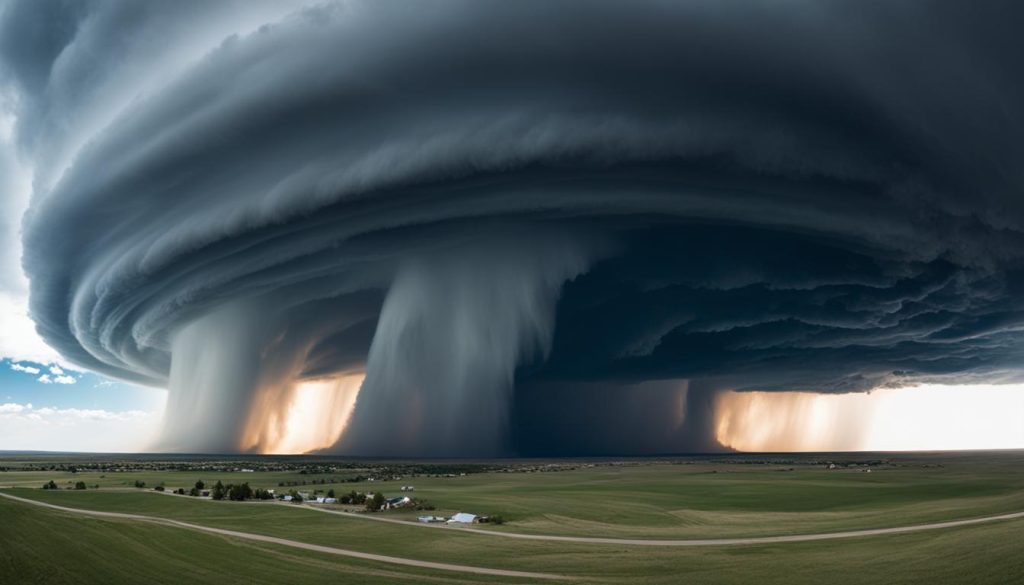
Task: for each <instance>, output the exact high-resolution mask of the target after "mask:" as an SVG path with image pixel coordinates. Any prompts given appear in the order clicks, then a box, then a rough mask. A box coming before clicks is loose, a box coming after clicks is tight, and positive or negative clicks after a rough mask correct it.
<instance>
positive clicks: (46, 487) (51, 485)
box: [43, 479, 60, 490]
mask: <svg viewBox="0 0 1024 585" xmlns="http://www.w3.org/2000/svg"><path fill="white" fill-rule="evenodd" d="M43 489H44V490H55V489H60V488H58V487H57V484H55V483H53V480H52V479H51V480H50V481H49V483H44V484H43Z"/></svg>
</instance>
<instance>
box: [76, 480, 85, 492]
mask: <svg viewBox="0 0 1024 585" xmlns="http://www.w3.org/2000/svg"><path fill="white" fill-rule="evenodd" d="M75 489H76V490H84V489H85V482H84V481H78V482H75Z"/></svg>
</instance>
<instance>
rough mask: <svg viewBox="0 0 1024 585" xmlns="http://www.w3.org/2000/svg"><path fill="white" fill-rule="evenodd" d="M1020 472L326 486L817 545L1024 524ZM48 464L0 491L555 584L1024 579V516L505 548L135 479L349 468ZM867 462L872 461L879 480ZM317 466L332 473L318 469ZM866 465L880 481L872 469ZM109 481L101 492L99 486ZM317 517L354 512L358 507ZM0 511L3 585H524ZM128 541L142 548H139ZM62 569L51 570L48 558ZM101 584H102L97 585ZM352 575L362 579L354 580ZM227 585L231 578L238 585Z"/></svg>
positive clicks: (657, 467)
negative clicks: (406, 490) (124, 557)
mask: <svg viewBox="0 0 1024 585" xmlns="http://www.w3.org/2000/svg"><path fill="white" fill-rule="evenodd" d="M1022 459H1024V454H1022V453H1020V452H1000V453H984V454H982V453H975V454H929V455H915V456H904V455H860V454H858V455H856V456H851V455H824V456H786V457H784V458H773V457H765V458H762V460H761V462H756V456H745V457H744V458H731V457H727V458H710V459H708V458H703V459H702V458H684V459H678V460H620V461H611V460H601V461H549V462H535V461H530V462H526V461H515V460H510V461H499V462H479V463H472V464H470V463H467V462H459V463H457V464H446V463H443V462H438V463H436V465H438V466H439V467H437V468H435V470H436V469H442V468H443V467H444V466H445V465H452V466H453V469H455V465H458V466H460V467H459V468H465V469H468V471H466V472H465V473H466V475H461V473H463V472H462V471H460V472H458V473H451V474H448V473H435V474H415V473H414V474H407V475H403V476H400V477H401V479H387V480H384V479H383V478H382V477H376V478H374V481H372V482H371V481H369V480H368V479H364V480H362V481H359V482H351V481H349V482H344V481H338V482H335V483H324V484H320V483H316V484H315V489H321V490H326V489H330V488H331V487H334V488H335V489H336V490H338V491H339V492H340V491H342V490H344V491H348V490H350V489H356V490H358V491H366V490H380V491H382V492H384V493H386V494H387V495H388V496H391V495H397V494H398V493H401V492H400V491H399V490H400V487H401V486H402V485H407V484H412V485H415V488H416V491H415V494H416V497H418V498H423V499H425V500H427V501H429V502H430V503H432V504H434V505H435V506H436V511H433V512H429V513H430V514H439V515H449V514H450V513H452V512H454V511H470V512H473V513H478V514H492V515H493V514H497V515H501V516H503V517H504V518H505V519H506V520H507V522H506V523H505V524H503V525H500V526H493V525H487V524H483V525H476V526H475V527H474V528H477V529H481V528H482V529H486V530H492V531H501V532H515V533H524V534H545V535H579V536H586V537H608V538H624V537H629V538H645V539H646V538H650V539H664V538H674V539H679V538H702V539H706V538H722V537H736V536H770V535H786V534H814V533H823V532H835V531H846V530H857V529H863V528H881V527H892V526H904V525H912V524H920V523H926V522H941V521H947V520H953V519H963V518H977V517H982V516H988V515H995V514H1001V513H1006V512H1018V511H1024V474H1022V473H1021V472H1020V471H1018V470H1019V469H1021V468H1022V467H1024V466H1022V465H1021V463H1022ZM825 460H832V461H837V462H839V465H837V468H836V469H827V464H826V463H824V461H825ZM41 461H43V460H40V459H31V458H29V457H28V456H26V457H13V458H9V459H5V460H2V461H0V466H4V467H5V468H7V469H8V471H4V472H0V485H3V486H6V487H5V488H4V489H3V493H5V494H11V495H16V496H18V497H22V498H29V499H33V500H39V501H44V502H48V503H52V504H56V505H60V506H66V507H69V508H76V509H84V510H99V511H109V512H122V513H132V514H141V515H146V516H151V517H157V518H166V519H172V520H178V521H183V522H189V523H194V524H197V525H202V526H208V527H212V528H221V529H229V530H236V531H242V532H246V533H253V534H260V535H268V536H274V537H280V538H285V539H290V540H294V541H297V542H303V543H311V544H316V545H323V546H329V547H339V548H343V549H347V550H353V551H361V552H367V553H374V554H385V555H393V556H396V557H402V558H408V559H416V560H424V561H433V562H445V563H457V564H461V565H467V566H474V567H489V568H495V569H508V570H520V571H533V572H541V573H552V574H556V575H563V576H568V577H574V578H575V579H576V580H577V581H579V582H594V583H615V582H626V581H629V580H631V579H635V577H636V576H638V575H642V576H644V577H645V579H646V581H648V582H663V583H674V582H680V581H684V580H685V581H686V582H698V583H699V582H714V583H751V582H758V583H800V582H807V583H810V582H820V579H821V575H820V573H821V571H829V572H831V573H832V576H831V577H830V581H833V582H839V583H862V582H879V581H884V582H890V583H928V582H968V583H970V582H975V583H1005V582H1009V581H1013V580H1015V579H1016V580H1020V579H1024V559H1022V558H1021V555H1020V554H1019V553H1020V548H1019V542H1022V541H1024V520H1007V521H998V522H992V523H988V524H979V525H974V526H969V527H960V528H950V529H943V530H933V531H928V532H917V533H908V534H900V535H886V536H871V537H860V538H852V539H845V540H836V541H820V542H801V543H782V544H770V545H742V546H711V547H699V548H677V547H651V546H647V547H639V546H629V545H620V544H615V545H613V544H594V543H578V542H552V541H539V540H520V539H512V538H496V537H493V536H488V535H486V534H477V533H470V532H468V531H466V530H465V529H461V528H457V527H426V526H424V525H420V524H401V523H391V522H388V523H385V522H375V521H372V520H371V519H370V518H386V519H392V520H413V521H414V518H413V517H414V516H415V515H416V514H417V512H412V511H409V512H399V511H386V512H378V513H373V514H368V513H363V514H361V515H359V516H339V515H334V514H323V513H318V512H316V511H314V510H311V509H309V508H311V506H309V505H306V504H301V505H299V504H289V503H278V502H229V501H211V500H208V499H203V498H192V497H188V496H171V495H168V494H167V493H166V492H165V493H164V494H160V493H157V492H154V491H153V490H151V489H149V488H143V489H138V488H134V487H129V486H130V485H133V484H134V482H135V481H136V480H138V481H146V483H147V485H148V486H150V485H156V484H159V483H163V484H164V485H165V487H166V489H173V488H176V487H187V486H190V485H192V483H194V482H195V481H196V479H202V480H203V481H204V482H206V483H207V484H208V485H209V484H211V483H213V482H216V481H218V480H220V481H223V482H224V483H239V482H241V481H246V482H248V483H250V485H251V486H253V487H261V488H270V489H278V490H280V489H283V488H281V487H279V486H278V483H282V482H296V481H298V482H301V481H307V482H311V481H317V482H319V481H320V480H321V479H326V480H330V479H331V478H334V479H339V480H340V479H343V478H342V473H341V472H339V471H335V472H333V473H324V474H312V475H311V474H310V473H308V472H307V473H300V471H301V470H300V471H268V472H260V471H253V472H234V471H220V472H218V471H204V472H203V473H202V474H201V475H202V477H199V475H200V474H198V473H197V472H196V471H194V470H185V471H173V470H153V469H144V470H138V471H123V472H110V471H106V472H103V473H101V472H95V471H88V470H83V471H79V470H78V469H79V468H83V469H88V468H89V465H90V463H91V462H92V460H89V459H88V458H83V459H78V458H77V457H75V458H70V459H69V458H68V457H65V458H64V459H63V460H62V461H63V464H65V465H66V464H67V463H69V462H70V461H74V462H76V463H77V466H76V471H75V472H73V473H72V472H70V471H53V470H40V469H38V466H39V465H40V462H41ZM46 461H54V460H46ZM197 461H198V460H197ZM197 461H193V462H192V464H195V463H197ZM864 462H871V463H870V465H868V466H867V467H865V465H864ZM47 464H48V465H49V463H47ZM313 465H322V464H321V463H320V462H314V463H313ZM407 465H419V464H415V463H412V464H406V463H397V462H386V463H381V462H377V463H367V464H366V467H365V468H362V469H361V470H359V471H355V473H357V474H362V475H363V476H364V477H365V476H366V475H367V474H374V473H377V474H378V475H380V474H379V473H378V471H375V470H381V469H384V468H386V469H388V470H389V472H393V470H395V469H405V470H406V471H408V470H409V469H411V468H410V467H403V466H407ZM474 466H479V467H474ZM27 468H28V469H27ZM866 468H870V469H872V471H871V472H870V473H868V472H866V471H863V470H864V469H866ZM19 469H27V470H19ZM540 469H551V470H552V471H539V470H540ZM554 469H557V471H553V470H554ZM790 469H792V471H790ZM481 470H486V471H481ZM414 475H415V477H413V476H414ZM435 475H437V477H435ZM448 475H451V476H450V477H449V476H448ZM101 476H103V477H101ZM391 477H392V478H393V477H396V476H394V475H392V476H391ZM143 478H144V479H143ZM51 479H52V480H53V481H54V482H55V483H56V484H58V485H61V486H65V485H67V482H68V481H73V482H77V481H84V482H85V483H86V484H88V485H89V486H90V488H89V489H86V490H66V489H60V490H43V489H41V487H42V485H43V483H45V482H46V481H50V480H51ZM94 485H99V486H100V487H99V488H98V489H96V488H93V487H92V486H94ZM312 486H313V484H311V483H307V485H306V486H305V487H303V488H301V489H306V490H309V491H312V489H313V488H312ZM284 489H291V488H284ZM318 507H323V508H332V509H335V510H343V509H345V507H344V506H318ZM420 513H423V512H420ZM0 514H2V516H0V517H3V518H4V519H5V521H4V522H3V523H0V538H2V541H3V542H4V543H12V544H13V543H17V544H16V546H14V547H13V548H11V547H5V551H4V552H0V581H2V582H4V583H6V582H19V581H18V580H19V579H22V578H25V576H26V575H36V577H39V578H42V577H45V576H46V575H50V573H46V571H50V572H52V574H53V576H55V577H54V578H55V579H56V578H57V577H59V578H60V579H64V580H55V581H53V582H58V583H60V582H68V583H71V582H75V583H77V582H102V581H101V580H94V581H90V580H89V576H88V575H86V574H82V573H75V572H74V571H70V570H67V571H65V570H64V569H69V567H65V565H66V564H68V563H71V562H72V559H73V558H74V555H71V554H69V555H60V554H56V553H55V552H53V553H51V552H50V551H51V550H53V548H54V545H55V543H58V542H59V543H60V544H59V546H58V548H61V549H65V548H66V549H69V550H74V551H77V552H75V554H81V555H87V554H92V553H90V552H89V551H90V550H95V551H107V550H109V551H111V552H110V553H109V554H110V555H113V554H115V553H114V551H121V552H123V553H124V554H131V555H136V556H139V555H141V557H140V558H147V559H151V560H150V561H147V564H145V565H144V566H145V567H146V570H147V571H149V573H146V575H147V576H146V580H149V581H152V582H170V581H161V579H160V578H156V577H150V576H148V575H149V574H150V573H152V574H163V573H165V572H174V571H175V566H176V564H177V563H180V562H182V559H189V558H192V557H194V558H195V560H196V562H195V571H200V573H202V572H203V571H206V569H203V567H204V566H206V565H205V563H206V562H207V561H209V563H211V565H210V569H209V572H208V573H202V574H206V575H208V578H203V577H200V578H198V582H207V581H208V582H225V579H224V572H223V571H222V569H224V568H226V567H232V566H237V567H239V571H240V573H239V580H240V582H241V581H245V582H309V581H308V579H314V578H316V576H317V575H321V576H322V575H340V574H344V575H347V576H346V577H345V578H344V582H367V583H373V582H389V581H390V582H394V581H395V580H399V581H411V580H414V579H422V580H428V581H435V580H441V581H443V582H474V581H479V580H481V579H486V580H487V581H498V582H505V581H513V582H514V581H518V582H522V581H523V580H522V579H518V580H517V579H514V578H499V577H486V578H482V577H481V576H480V575H467V574H461V573H458V572H453V571H434V570H425V569H412V568H408V567H400V568H396V567H394V566H390V565H386V564H384V563H375V562H368V561H361V560H357V559H348V558H338V557H330V556H329V555H321V554H316V553H311V552H308V551H302V550H296V549H292V548H288V547H277V546H271V545H266V544H263V543H258V544H257V543H249V542H240V541H238V540H237V539H233V538H230V537H221V536H211V535H208V534H199V533H194V532H191V531H189V530H185V529H182V528H175V527H168V526H162V525H152V524H148V523H143V522H138V521H133V520H124V519H107V518H102V519H101V518H89V517H81V516H76V515H72V514H68V513H66V512H61V511H56V510H50V509H44V508H37V507H35V506H31V505H28V504H23V503H18V502H12V501H10V500H6V499H0ZM7 519H10V521H8V520H7ZM51 531H53V532H56V533H59V535H60V537H59V538H56V537H54V535H52V534H49V533H50V532H51ZM69 534H79V535H80V536H81V537H72V536H68V535H69ZM129 534H131V535H135V536H133V537H132V538H128V537H127V536H126V535H129ZM108 540H109V541H110V542H109V543H107V542H106V541H108ZM182 542H188V543H189V544H188V545H184V544H181V543H182ZM139 547H141V548H139ZM211 547H212V548H214V549H216V550H217V552H216V553H213V554H209V555H207V554H206V553H205V552H204V551H207V550H209V549H210V548H211ZM135 549H139V550H135ZM169 550H171V551H174V552H173V554H171V553H167V551H169ZM161 551H163V552H161ZM190 551H193V552H190ZM96 554H99V553H96ZM103 554H104V555H107V554H108V553H106V552H103ZM267 555H271V556H273V557H274V558H275V559H279V562H278V563H277V565H275V566H277V567H282V566H286V565H290V564H295V565H297V566H301V567H302V568H301V569H296V570H295V572H294V574H295V575H302V576H303V578H301V579H300V578H298V577H296V579H298V580H295V581H288V580H286V579H277V578H275V577H274V575H275V574H276V573H275V571H273V570H267V571H260V570H258V567H259V563H258V562H254V563H247V562H246V560H245V559H246V558H247V557H259V558H260V559H266V558H267ZM48 556H52V559H49V560H45V562H44V560H43V559H44V558H47V557H48ZM236 557H237V558H236ZM27 559H36V561H30V560H27ZM65 559H67V560H65ZM281 560H283V561H284V562H280V561H281ZM233 563H237V564H233ZM33 567H34V569H33ZM108 568H109V567H108ZM129 568H130V570H132V571H141V570H142V568H140V567H139V566H134V565H132V566H131V567H128V568H125V570H128V569H129ZM754 568H756V571H755V570H753V569H754ZM33 571H36V572H33ZM38 571H44V573H38ZM140 574H141V573H140ZM190 574H191V573H190ZM99 575H100V573H97V578H99ZM354 575H358V576H359V577H358V578H359V579H362V580H361V581H360V580H354V579H353V577H352V576H354ZM399 575H400V576H399ZM126 578H127V579H128V580H134V578H132V577H130V576H127V575H126ZM10 579H15V580H14V581H11V580H10ZM26 579H27V580H26V582H27V581H28V580H35V579H28V578H26ZM260 579H265V581H261V580H260ZM374 579H383V581H375V580H374ZM43 580H45V579H43ZM227 582H231V581H230V578H229V579H228V581H227Z"/></svg>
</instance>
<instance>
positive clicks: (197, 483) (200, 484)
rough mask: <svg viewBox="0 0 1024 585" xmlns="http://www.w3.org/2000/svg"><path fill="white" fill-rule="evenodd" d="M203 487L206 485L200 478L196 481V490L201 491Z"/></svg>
mask: <svg viewBox="0 0 1024 585" xmlns="http://www.w3.org/2000/svg"><path fill="white" fill-rule="evenodd" d="M205 487H206V484H205V483H203V480H201V479H200V480H199V481H197V482H196V491H198V492H201V491H203V488H205Z"/></svg>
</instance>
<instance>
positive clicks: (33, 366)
mask: <svg viewBox="0 0 1024 585" xmlns="http://www.w3.org/2000/svg"><path fill="white" fill-rule="evenodd" d="M51 368H57V371H59V372H61V373H62V374H63V376H64V377H65V378H64V381H67V378H68V377H70V379H72V380H74V382H73V383H57V382H54V380H55V379H57V378H60V377H61V376H62V374H60V373H56V372H53V371H51ZM26 370H27V371H26ZM35 370H38V372H35ZM42 376H47V378H44V381H40V380H39V378H40V377H42ZM47 381H49V382H48V383H47ZM165 396H166V391H164V390H159V389H155V388H146V387H144V386H136V385H133V384H126V383H124V382H119V381H115V380H111V379H109V378H104V377H102V376H99V375H96V374H93V373H91V372H75V371H73V370H70V369H64V368H61V367H60V366H57V365H51V364H41V363H38V362H31V361H20V362H15V361H13V360H11V359H3V360H0V402H14V403H18V404H25V403H32V404H35V405H37V406H54V407H60V408H81V409H99V410H109V411H120V410H143V411H152V410H158V409H159V408H161V406H162V404H163V402H164V398H165Z"/></svg>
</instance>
